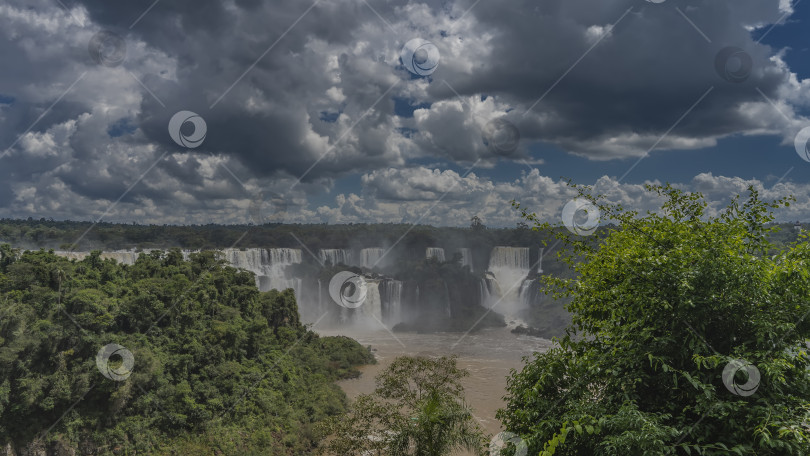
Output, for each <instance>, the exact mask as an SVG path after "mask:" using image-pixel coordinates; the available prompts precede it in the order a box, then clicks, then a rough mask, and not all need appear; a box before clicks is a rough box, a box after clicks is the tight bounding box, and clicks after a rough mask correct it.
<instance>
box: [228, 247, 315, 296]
mask: <svg viewBox="0 0 810 456" xmlns="http://www.w3.org/2000/svg"><path fill="white" fill-rule="evenodd" d="M222 253H223V255H225V260H226V261H228V263H230V264H231V266H233V267H235V268H240V269H244V270H246V271H251V272H253V273H254V274H256V285H257V286H258V287H259V289H260V290H261V291H268V290H270V289H276V290H285V289H287V288H292V289H293V290H295V294H296V296H299V297H300V292H301V290H302V286H303V279H300V278H298V279H288V278H287V275H286V274H285V269H286V268H287V266H289V265H291V264H298V263H301V260H302V256H301V250H300V249H245V250H240V249H225V250H223V251H222Z"/></svg>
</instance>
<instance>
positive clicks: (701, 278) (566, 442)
mask: <svg viewBox="0 0 810 456" xmlns="http://www.w3.org/2000/svg"><path fill="white" fill-rule="evenodd" d="M578 190H579V193H580V197H584V198H589V199H590V200H591V201H592V202H593V203H594V204H596V205H598V207H599V208H600V210H601V211H602V215H603V220H605V219H609V220H611V221H614V222H616V223H617V225H618V227H615V226H614V227H611V228H608V229H607V230H606V232H605V233H604V234H603V235H604V239H603V240H602V242H599V243H597V242H595V241H594V240H593V239H592V238H585V239H582V238H576V237H574V236H571V235H568V234H565V233H563V232H557V233H556V234H557V236H558V237H559V238H561V239H562V240H563V241H565V242H566V243H567V245H568V246H569V248H568V249H566V253H565V254H563V255H562V256H563V257H564V258H566V259H567V260H568V261H573V260H572V258H573V256H574V255H581V260H582V261H581V262H578V263H576V264H575V265H574V268H575V270H576V271H577V272H578V273H579V275H578V277H577V278H576V279H570V280H565V279H560V278H557V279H547V280H546V285H547V286H548V287H550V288H551V289H552V290H553V291H555V292H556V293H557V295H558V296H570V297H571V298H572V300H571V302H570V304H569V305H568V309H569V310H570V311H571V312H572V313H573V315H574V316H573V323H572V326H571V327H570V328H569V330H568V332H567V335H566V336H565V337H562V338H560V339H558V340H557V341H556V342H557V344H556V346H555V347H554V348H552V349H551V350H549V351H548V352H546V353H542V354H537V355H535V359H534V360H532V361H530V362H528V364H527V365H526V366H525V367H524V369H523V370H522V371H521V372H516V373H514V374H513V375H512V376H511V378H510V379H509V382H508V396H507V398H506V399H507V405H506V407H505V409H503V410H500V411H499V414H498V416H499V418H500V419H501V420H502V422H503V423H504V424H505V426H506V428H507V430H508V431H511V432H514V433H516V434H518V435H520V436H521V437H522V438H523V439H524V441H526V443H527V444H528V446H529V449H530V453H529V454H538V453H539V454H541V455H544V456H547V455H552V454H553V455H583V454H588V455H642V454H664V455H675V454H677V455H681V454H683V455H686V454H701V455H715V454H717V455H719V454H723V455H725V454H739V455H759V456H762V455H786V454H795V455H804V454H808V449H810V438H809V437H810V424H808V423H810V419H809V418H810V381H808V380H810V377H808V365H810V362H808V354H807V346H806V340H807V338H808V336H809V335H810V331H809V329H810V325H809V324H808V321H807V319H806V318H805V317H806V316H807V315H808V312H810V304H808V296H810V268H809V267H808V264H809V263H808V260H810V244H809V243H808V242H807V238H806V237H804V238H803V239H800V241H799V242H796V243H793V244H790V245H787V246H785V247H784V249H782V250H781V251H778V253H776V254H775V255H771V254H766V252H769V251H773V245H771V244H770V243H769V242H768V237H769V235H770V234H771V232H772V230H773V229H774V227H773V226H772V225H770V224H769V222H771V220H772V219H773V215H772V211H773V210H774V209H777V208H779V207H782V206H787V205H789V201H790V199H783V200H780V201H776V202H764V201H762V200H761V199H760V197H759V194H758V193H757V191H756V190H754V189H753V188H750V189H749V193H750V194H749V196H748V198H747V199H746V200H742V199H741V198H740V197H737V198H735V199H734V200H733V201H732V203H731V204H730V205H729V206H728V207H727V208H725V209H724V210H723V211H721V212H720V213H719V214H717V215H709V214H708V213H707V210H706V208H707V204H706V202H705V201H704V199H703V197H702V195H700V194H692V193H684V192H682V191H679V190H677V189H674V188H672V187H670V186H648V191H651V192H654V193H655V194H657V196H658V197H660V198H662V200H663V206H662V210H661V211H660V213H647V214H645V215H643V216H640V215H639V214H638V213H637V212H634V211H629V210H625V209H623V208H622V207H621V206H617V205H612V204H608V203H605V202H604V200H603V199H602V198H600V197H594V196H591V194H590V192H589V189H588V188H578ZM513 204H514V205H515V206H516V207H517V208H518V209H520V205H519V204H517V203H513ZM522 214H523V216H524V217H525V218H526V219H528V220H529V221H532V222H534V223H535V224H536V225H539V226H541V227H542V228H549V226H548V225H545V224H540V223H539V222H538V220H537V217H535V216H534V214H531V213H528V212H527V211H526V210H525V209H522Z"/></svg>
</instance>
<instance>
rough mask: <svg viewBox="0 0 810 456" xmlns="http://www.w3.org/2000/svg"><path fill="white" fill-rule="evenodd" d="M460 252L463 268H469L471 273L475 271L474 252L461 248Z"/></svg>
mask: <svg viewBox="0 0 810 456" xmlns="http://www.w3.org/2000/svg"><path fill="white" fill-rule="evenodd" d="M458 252H459V253H460V254H461V267H464V266H468V267H469V268H470V271H472V270H473V263H472V251H471V250H470V249H468V248H461V249H458Z"/></svg>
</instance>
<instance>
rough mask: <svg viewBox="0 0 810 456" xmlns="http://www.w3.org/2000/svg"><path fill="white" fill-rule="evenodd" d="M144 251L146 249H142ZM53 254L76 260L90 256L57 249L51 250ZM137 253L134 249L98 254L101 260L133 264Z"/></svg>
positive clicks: (87, 253) (86, 253) (138, 253)
mask: <svg viewBox="0 0 810 456" xmlns="http://www.w3.org/2000/svg"><path fill="white" fill-rule="evenodd" d="M144 252H145V253H146V252H148V251H144ZM53 253H54V254H55V255H58V256H61V257H64V258H67V259H69V260H76V261H81V260H83V259H85V258H87V257H88V256H90V252H67V251H63V250H57V251H54V252H53ZM138 255H140V252H135V251H134V250H117V251H114V252H102V253H101V255H100V256H99V257H100V258H101V259H102V260H115V261H116V262H118V263H120V264H127V265H130V266H131V265H133V264H135V260H137V259H138Z"/></svg>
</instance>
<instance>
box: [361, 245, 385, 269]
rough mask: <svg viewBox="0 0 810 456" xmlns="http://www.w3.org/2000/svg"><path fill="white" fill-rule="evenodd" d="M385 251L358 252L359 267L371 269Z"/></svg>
mask: <svg viewBox="0 0 810 456" xmlns="http://www.w3.org/2000/svg"><path fill="white" fill-rule="evenodd" d="M384 253H385V250H383V249H381V248H370V249H362V250H360V266H362V267H364V268H368V269H371V268H372V267H374V266H375V265H377V266H379V264H377V262H378V261H379V260H380V258H382V257H383V254H384Z"/></svg>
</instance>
